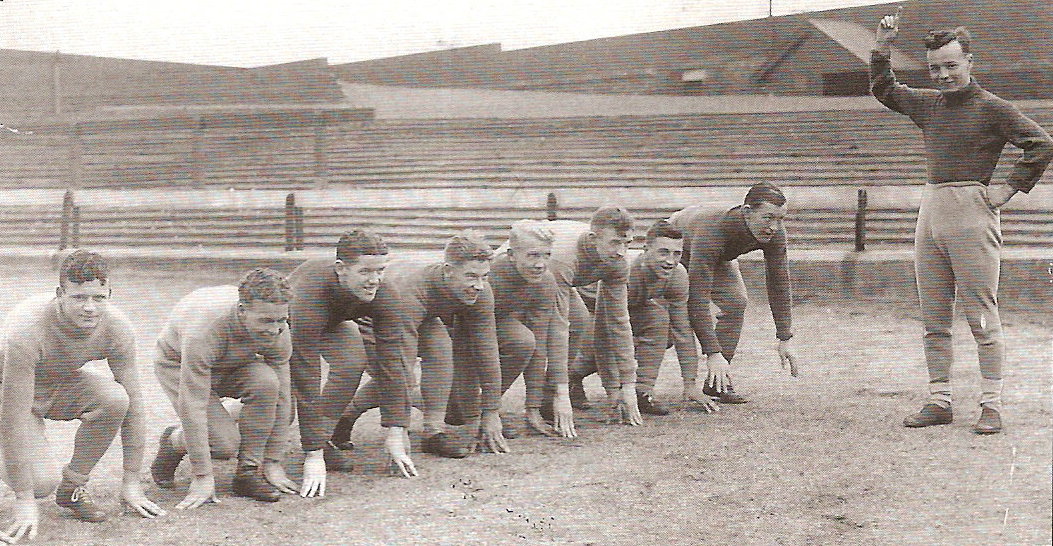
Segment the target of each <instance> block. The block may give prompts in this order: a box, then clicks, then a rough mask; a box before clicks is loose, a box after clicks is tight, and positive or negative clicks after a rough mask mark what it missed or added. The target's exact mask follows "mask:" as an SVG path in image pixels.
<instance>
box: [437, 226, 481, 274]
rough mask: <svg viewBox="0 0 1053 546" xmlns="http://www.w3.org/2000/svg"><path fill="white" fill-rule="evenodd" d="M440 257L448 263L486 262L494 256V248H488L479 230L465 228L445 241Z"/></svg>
mask: <svg viewBox="0 0 1053 546" xmlns="http://www.w3.org/2000/svg"><path fill="white" fill-rule="evenodd" d="M442 258H443V261H445V262H446V263H448V264H452V265H458V264H463V263H465V262H472V261H478V262H488V261H490V260H492V259H493V258H494V249H492V248H490V243H487V242H486V240H485V239H483V236H482V235H480V234H479V232H477V231H474V230H470V229H466V230H464V231H462V232H460V233H458V234H457V235H454V236H453V237H450V240H449V241H448V242H447V243H446V248H444V249H443V251H442Z"/></svg>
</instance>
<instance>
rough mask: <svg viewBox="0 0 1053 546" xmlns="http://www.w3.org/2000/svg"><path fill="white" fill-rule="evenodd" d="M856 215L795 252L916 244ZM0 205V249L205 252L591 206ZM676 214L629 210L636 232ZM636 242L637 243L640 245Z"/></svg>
mask: <svg viewBox="0 0 1053 546" xmlns="http://www.w3.org/2000/svg"><path fill="white" fill-rule="evenodd" d="M857 195H858V200H857V206H856V208H855V209H851V208H840V209H839V208H797V209H792V210H791V211H790V214H789V216H788V218H787V231H788V233H789V235H790V238H791V242H792V244H793V245H794V246H797V247H830V246H834V247H837V246H844V247H849V248H852V247H853V246H854V248H855V249H856V250H859V251H862V250H864V249H866V248H868V247H869V246H872V245H907V244H911V243H912V242H913V233H914V223H915V221H916V219H917V211H916V210H914V209H910V208H888V207H886V208H869V207H868V202H867V192H866V190H865V189H860V190H858V192H857ZM57 205H58V204H57V203H56V204H55V205H52V206H50V207H36V208H25V207H18V208H16V207H7V208H0V246H30V247H50V248H55V247H56V246H57V247H58V248H73V247H79V246H82V245H83V246H87V247H95V248H99V247H146V246H167V247H202V248H205V247H211V248H272V249H278V248H281V249H284V250H286V251H294V250H303V249H304V248H307V247H315V248H318V247H330V246H333V245H334V244H335V242H336V241H337V239H339V237H340V234H342V233H343V232H345V231H347V230H348V229H350V228H352V227H365V228H369V229H372V230H374V231H376V232H377V233H379V234H380V235H382V236H383V237H384V238H385V239H387V240H388V241H389V244H391V245H392V246H393V247H402V248H439V247H441V246H442V245H443V244H444V242H445V240H446V239H447V238H449V237H450V236H451V235H453V234H455V233H457V232H459V231H461V230H463V229H467V228H472V229H476V230H479V231H480V232H482V233H483V235H484V236H486V237H487V238H489V239H491V240H492V241H495V242H496V241H501V240H503V239H504V238H506V237H507V234H508V232H507V230H508V226H509V225H510V224H511V223H512V222H514V221H515V220H518V219H524V218H534V219H550V220H554V219H570V220H579V221H587V220H588V218H589V216H590V215H591V213H592V211H593V209H592V208H591V207H582V206H578V207H561V206H560V203H559V200H558V198H557V195H556V194H555V193H550V194H548V195H547V196H546V197H545V198H544V199H543V200H542V202H540V203H538V207H536V208H529V207H523V206H520V207H509V208H492V207H475V208H472V207H434V208H424V209H422V208H391V207H387V208H382V207H310V208H305V207H301V206H299V205H297V201H296V195H295V193H289V194H288V195H287V197H286V200H285V206H284V207H212V208H203V207H198V208H173V207H155V208H151V207H145V206H137V207H106V206H100V205H95V204H85V205H81V204H78V203H77V201H76V194H75V193H74V192H73V191H67V192H66V194H65V195H64V196H63V199H62V202H61V208H59V207H58V206H57ZM674 210H675V209H673V208H658V207H652V208H640V209H632V213H633V214H634V216H635V217H636V220H637V226H636V228H637V233H638V234H642V233H644V232H645V231H646V228H647V226H649V225H650V224H651V223H652V222H654V221H655V220H657V219H659V218H666V217H668V216H669V215H670V214H671V213H672V212H673V211H674ZM1002 231H1003V234H1004V236H1005V241H1006V244H1007V245H1028V246H1046V247H1051V246H1053V211H1048V210H1007V211H1003V213H1002ZM640 241H641V239H639V238H638V242H640Z"/></svg>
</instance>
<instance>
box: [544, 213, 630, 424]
mask: <svg viewBox="0 0 1053 546" xmlns="http://www.w3.org/2000/svg"><path fill="white" fill-rule="evenodd" d="M548 227H549V229H551V230H552V232H553V234H554V235H555V241H554V244H553V247H552V261H551V262H550V265H549V267H551V269H552V272H553V273H554V274H555V275H556V281H557V283H558V286H559V297H560V299H561V302H560V305H561V309H567V318H568V321H569V323H570V341H569V345H570V351H569V364H568V367H569V368H570V371H569V376H570V377H569V379H570V383H569V388H570V399H571V401H572V402H574V403H575V404H577V405H578V407H580V409H587V407H588V401H587V399H586V398H585V390H584V388H583V387H582V384H581V381H582V378H584V377H585V376H587V375H589V374H591V373H593V372H594V371H597V369H598V371H599V374H600V378H601V379H602V381H603V387H604V390H605V391H606V392H607V402H608V411H610V412H611V417H612V420H616V421H620V422H622V423H625V424H627V425H633V426H636V425H640V424H642V423H643V419H642V418H641V417H640V409H639V407H638V405H637V401H636V358H635V356H634V354H633V333H632V326H631V325H630V323H629V309H628V287H627V283H628V282H629V263H628V261H627V260H626V254H627V252H628V249H629V243H630V242H632V230H633V218H632V216H630V215H629V212H628V211H626V210H625V209H623V208H621V207H615V206H604V207H600V208H599V209H597V210H596V212H594V213H593V215H592V218H591V219H590V221H589V223H588V224H584V223H582V222H573V221H568V220H556V221H553V222H549V224H548ZM597 281H598V282H597ZM593 283H597V290H596V307H595V313H590V312H589V308H588V307H587V306H586V305H585V302H584V301H583V300H582V299H581V295H580V294H579V293H578V288H579V287H584V286H588V285H590V284H593ZM590 355H591V356H592V357H594V358H595V360H593V358H591V357H590ZM594 362H595V364H594ZM555 387H556V386H555V385H549V389H548V391H547V393H546V394H547V395H548V396H549V397H551V396H553V395H554V394H555ZM547 407H548V404H546V405H545V406H543V408H542V409H545V408H547Z"/></svg>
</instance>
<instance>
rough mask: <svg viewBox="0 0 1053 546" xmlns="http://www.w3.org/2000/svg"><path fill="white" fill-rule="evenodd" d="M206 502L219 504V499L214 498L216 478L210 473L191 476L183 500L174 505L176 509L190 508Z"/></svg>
mask: <svg viewBox="0 0 1053 546" xmlns="http://www.w3.org/2000/svg"><path fill="white" fill-rule="evenodd" d="M206 502H212V503H216V504H219V499H218V498H216V478H215V477H214V476H213V475H212V474H209V475H207V476H194V477H193V478H191V479H190V490H189V491H187V492H186V497H183V500H182V501H181V502H180V503H179V504H177V505H176V510H190V509H193V508H197V507H198V506H201V505H202V504H205V503H206Z"/></svg>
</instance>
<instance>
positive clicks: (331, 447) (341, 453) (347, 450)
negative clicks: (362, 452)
mask: <svg viewBox="0 0 1053 546" xmlns="http://www.w3.org/2000/svg"><path fill="white" fill-rule="evenodd" d="M354 449H355V444H354V443H352V442H350V441H347V442H341V443H340V444H334V443H333V442H326V443H325V447H323V448H322V458H323V459H325V469H326V470H330V471H333V472H351V471H352V470H354V468H355V465H354V462H353V461H352V460H351V451H352V450H354Z"/></svg>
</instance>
